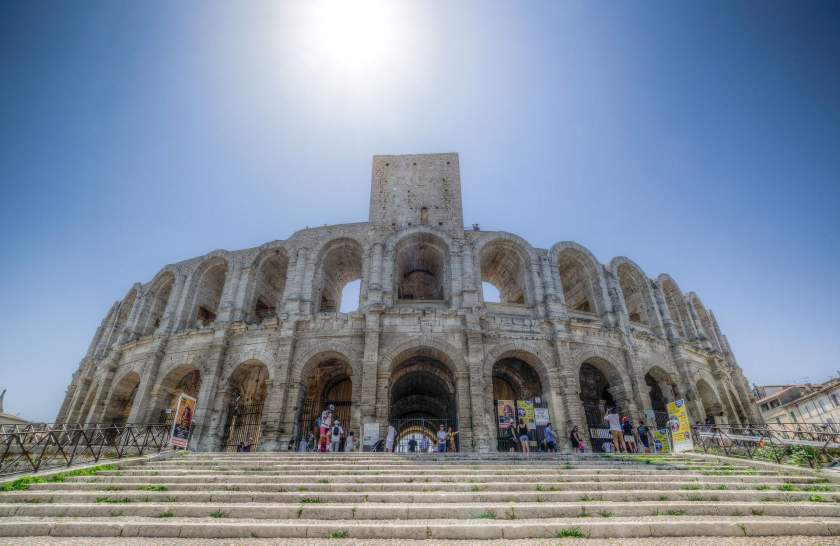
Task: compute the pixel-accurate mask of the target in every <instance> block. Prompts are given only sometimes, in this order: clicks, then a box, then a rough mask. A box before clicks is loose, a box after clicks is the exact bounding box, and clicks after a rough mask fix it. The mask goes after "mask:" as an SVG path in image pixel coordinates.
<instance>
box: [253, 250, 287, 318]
mask: <svg viewBox="0 0 840 546" xmlns="http://www.w3.org/2000/svg"><path fill="white" fill-rule="evenodd" d="M288 270H289V259H288V257H287V256H286V252H285V251H284V250H283V249H280V248H276V249H274V250H273V251H270V254H269V255H268V256H267V257H266V258H265V259H263V260H262V262H261V263H260V265H259V268H257V275H256V279H255V283H254V295H253V303H252V304H251V312H250V317H249V318H250V321H251V322H262V321H264V320H266V319H270V318H275V317H276V316H277V312H278V310H279V309H280V306H281V304H282V302H283V293H284V291H285V290H286V274H287V272H288Z"/></svg>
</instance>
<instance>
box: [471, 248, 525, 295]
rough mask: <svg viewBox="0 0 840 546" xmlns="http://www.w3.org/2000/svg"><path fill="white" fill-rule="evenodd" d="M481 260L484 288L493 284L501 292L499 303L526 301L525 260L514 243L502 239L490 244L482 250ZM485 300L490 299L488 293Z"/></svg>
mask: <svg viewBox="0 0 840 546" xmlns="http://www.w3.org/2000/svg"><path fill="white" fill-rule="evenodd" d="M480 262H481V281H482V284H481V286H482V289H484V287H485V285H487V284H491V285H492V286H493V287H494V288H495V289H496V291H497V292H498V294H499V300H498V301H499V303H503V304H524V303H525V292H526V289H525V286H526V280H525V279H526V275H525V271H526V267H525V262H524V260H523V258H522V256H521V254H520V253H519V251H518V250H517V249H516V248H515V247H514V246H513V245H512V244H510V243H507V242H501V241H497V242H493V243H490V244H488V245H487V246H485V247H484V248H483V249H482V250H481V260H480ZM484 301H485V302H488V301H490V300H488V299H487V297H486V294H485V298H484Z"/></svg>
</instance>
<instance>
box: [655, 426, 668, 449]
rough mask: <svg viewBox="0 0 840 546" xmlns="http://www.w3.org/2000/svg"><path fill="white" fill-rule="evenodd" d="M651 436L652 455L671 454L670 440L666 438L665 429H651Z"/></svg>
mask: <svg viewBox="0 0 840 546" xmlns="http://www.w3.org/2000/svg"><path fill="white" fill-rule="evenodd" d="M651 434H653V448H654V451H653V452H654V453H670V452H671V440H670V439H669V438H668V429H667V428H660V429H651Z"/></svg>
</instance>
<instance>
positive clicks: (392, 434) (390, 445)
mask: <svg viewBox="0 0 840 546" xmlns="http://www.w3.org/2000/svg"><path fill="white" fill-rule="evenodd" d="M396 436H397V429H395V428H394V425H388V435H387V436H385V451H388V452H391V451H394V438H396Z"/></svg>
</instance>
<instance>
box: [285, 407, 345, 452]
mask: <svg viewBox="0 0 840 546" xmlns="http://www.w3.org/2000/svg"><path fill="white" fill-rule="evenodd" d="M315 428H316V430H317V431H318V438H317V439H316V438H315V434H314V433H312V432H310V433H309V436H308V437H306V438H301V439H300V443H299V444H298V451H300V452H307V451H317V452H320V453H326V452H328V451H329V452H333V453H338V452H341V451H345V452H350V451H354V450H355V449H356V437H355V435H354V434H353V431H352V430H351V431H349V432H347V434H346V435H345V434H344V427H343V426H342V424H341V419H339V418H338V416H337V415H335V406H334V405H333V404H330V405H329V406H328V407H327V408H325V409H324V411H322V412H321V415H319V416H318V418H317V419H316V420H315Z"/></svg>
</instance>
